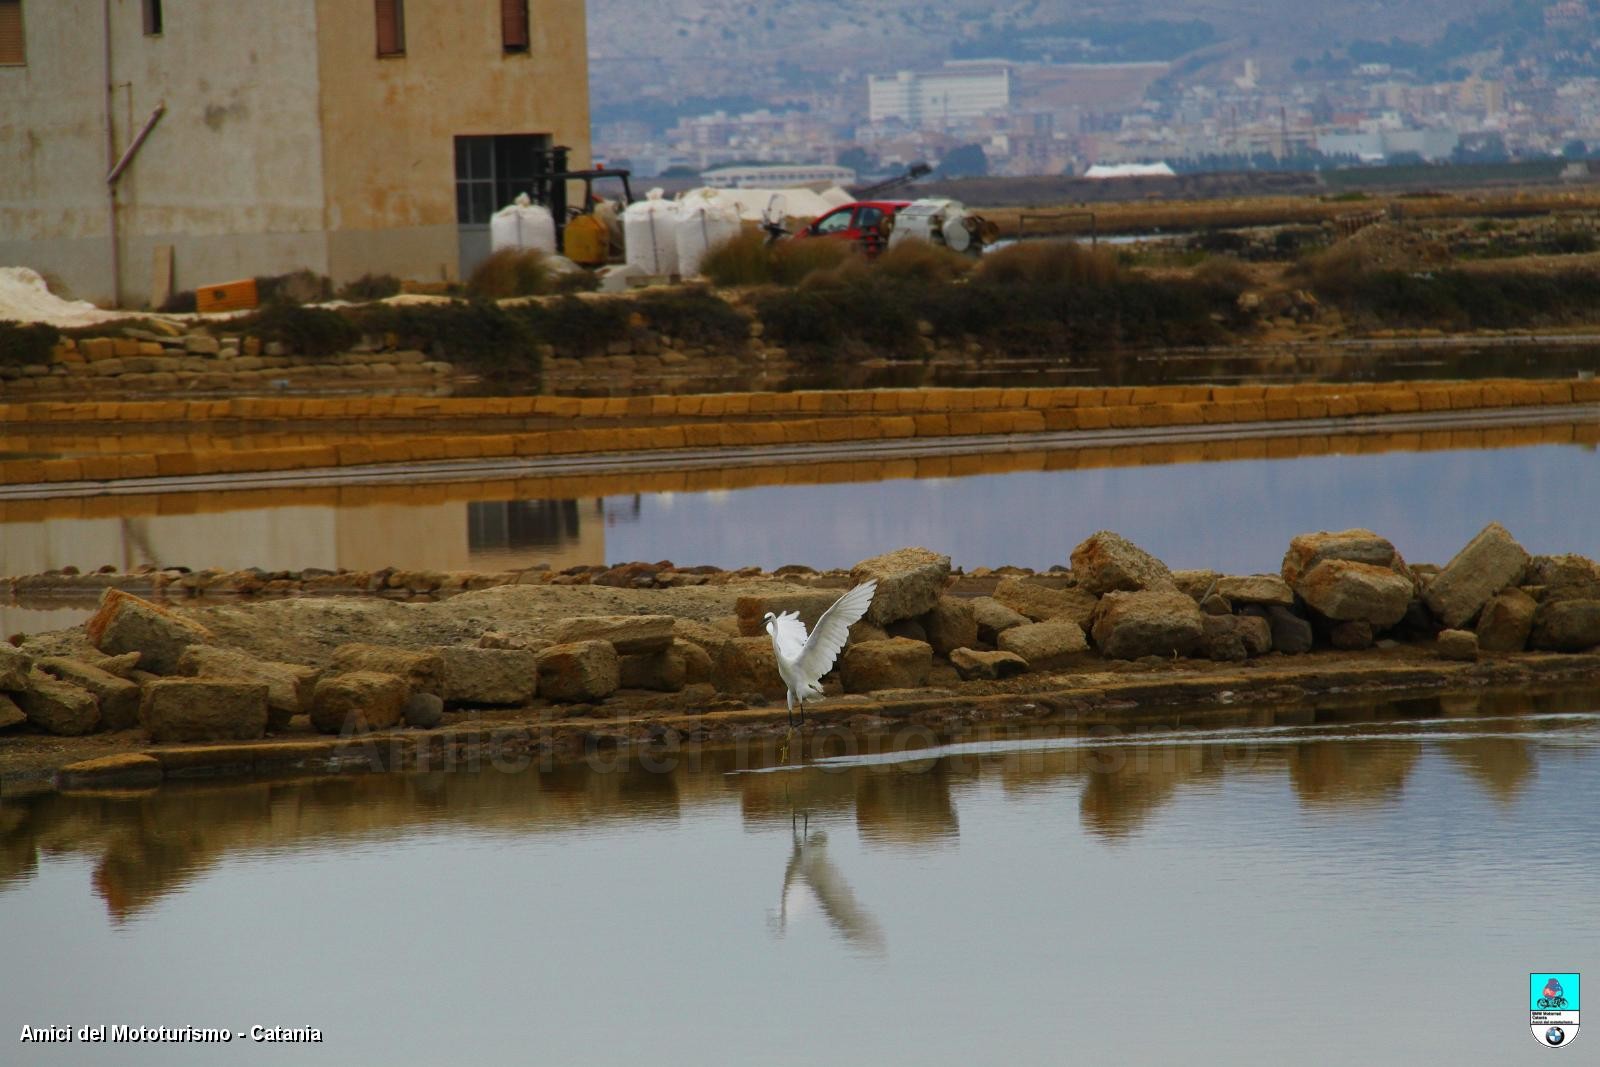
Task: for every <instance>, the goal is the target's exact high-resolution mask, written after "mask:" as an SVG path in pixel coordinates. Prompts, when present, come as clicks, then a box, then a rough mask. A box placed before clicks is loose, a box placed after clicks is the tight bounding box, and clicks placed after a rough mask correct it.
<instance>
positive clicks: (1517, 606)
mask: <svg viewBox="0 0 1600 1067" xmlns="http://www.w3.org/2000/svg"><path fill="white" fill-rule="evenodd" d="M1538 610H1539V602H1538V601H1536V600H1534V599H1533V597H1531V596H1529V595H1528V594H1527V593H1524V592H1523V591H1522V590H1520V589H1507V590H1506V591H1505V592H1503V593H1500V594H1499V595H1497V596H1492V597H1490V598H1489V602H1488V603H1487V604H1485V605H1484V606H1483V611H1482V612H1481V613H1480V614H1479V615H1478V647H1479V648H1480V649H1482V650H1483V651H1485V652H1521V651H1522V650H1523V649H1525V648H1527V647H1528V635H1529V634H1530V633H1532V632H1533V617H1534V614H1535V613H1536V612H1537V611H1538Z"/></svg>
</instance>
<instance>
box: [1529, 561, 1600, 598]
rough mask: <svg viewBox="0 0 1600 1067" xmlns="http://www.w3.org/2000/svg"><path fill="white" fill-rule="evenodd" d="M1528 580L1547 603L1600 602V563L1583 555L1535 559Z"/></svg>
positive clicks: (1531, 562)
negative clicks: (1557, 601)
mask: <svg viewBox="0 0 1600 1067" xmlns="http://www.w3.org/2000/svg"><path fill="white" fill-rule="evenodd" d="M1524 580H1525V581H1526V582H1527V583H1528V584H1529V585H1535V586H1540V587H1542V588H1543V589H1544V591H1545V593H1544V599H1546V600H1600V564H1597V563H1595V562H1594V560H1592V559H1587V558H1585V557H1583V556H1574V555H1565V556H1534V557H1532V559H1530V560H1529V562H1528V573H1527V575H1526V577H1525V578H1524Z"/></svg>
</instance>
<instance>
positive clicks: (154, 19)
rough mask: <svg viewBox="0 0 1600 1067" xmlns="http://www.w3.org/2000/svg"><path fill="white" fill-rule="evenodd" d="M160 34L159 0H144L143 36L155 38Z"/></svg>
mask: <svg viewBox="0 0 1600 1067" xmlns="http://www.w3.org/2000/svg"><path fill="white" fill-rule="evenodd" d="M160 34H161V0H144V35H145V36H146V37H157V36H159V35H160Z"/></svg>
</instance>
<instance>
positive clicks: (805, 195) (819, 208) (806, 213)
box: [686, 186, 853, 225]
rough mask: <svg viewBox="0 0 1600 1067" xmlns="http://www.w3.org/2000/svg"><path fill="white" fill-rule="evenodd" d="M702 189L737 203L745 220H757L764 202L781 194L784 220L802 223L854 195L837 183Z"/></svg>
mask: <svg viewBox="0 0 1600 1067" xmlns="http://www.w3.org/2000/svg"><path fill="white" fill-rule="evenodd" d="M704 192H706V193H710V194H713V195H714V196H715V199H716V201H717V202H718V203H723V204H734V205H735V206H737V207H738V209H739V218H741V219H743V220H744V221H746V222H760V221H761V219H762V217H763V215H764V214H765V213H766V211H767V206H768V205H769V204H772V203H773V197H781V198H782V200H781V203H780V205H779V206H778V208H777V210H778V211H779V212H780V213H781V214H782V215H783V217H784V218H785V219H786V220H789V221H791V222H799V223H801V224H802V225H803V224H805V223H807V222H810V221H811V220H812V219H814V218H816V217H817V216H818V215H826V214H827V213H828V212H830V211H832V210H833V209H834V208H836V207H838V206H839V205H840V204H848V203H850V202H851V200H852V199H853V197H851V195H850V194H849V193H847V192H845V191H844V190H843V189H840V188H838V187H837V186H836V187H834V188H832V189H828V190H824V191H823V192H821V193H818V192H814V191H813V190H811V189H714V190H705V191H704ZM686 195H689V196H693V195H695V194H694V193H689V194H686Z"/></svg>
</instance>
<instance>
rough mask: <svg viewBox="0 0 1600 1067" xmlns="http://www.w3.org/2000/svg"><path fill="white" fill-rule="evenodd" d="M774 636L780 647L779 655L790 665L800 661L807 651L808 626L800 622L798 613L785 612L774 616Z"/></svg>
mask: <svg viewBox="0 0 1600 1067" xmlns="http://www.w3.org/2000/svg"><path fill="white" fill-rule="evenodd" d="M772 636H773V640H774V641H775V642H776V643H777V646H778V655H780V656H782V657H783V658H784V659H786V660H788V661H789V662H790V663H793V662H795V661H796V660H798V659H799V658H800V655H801V653H803V652H804V651H805V650H806V624H805V623H803V622H801V621H800V614H799V613H798V612H794V611H785V612H783V613H782V614H781V615H777V616H774V618H773V620H772Z"/></svg>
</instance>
